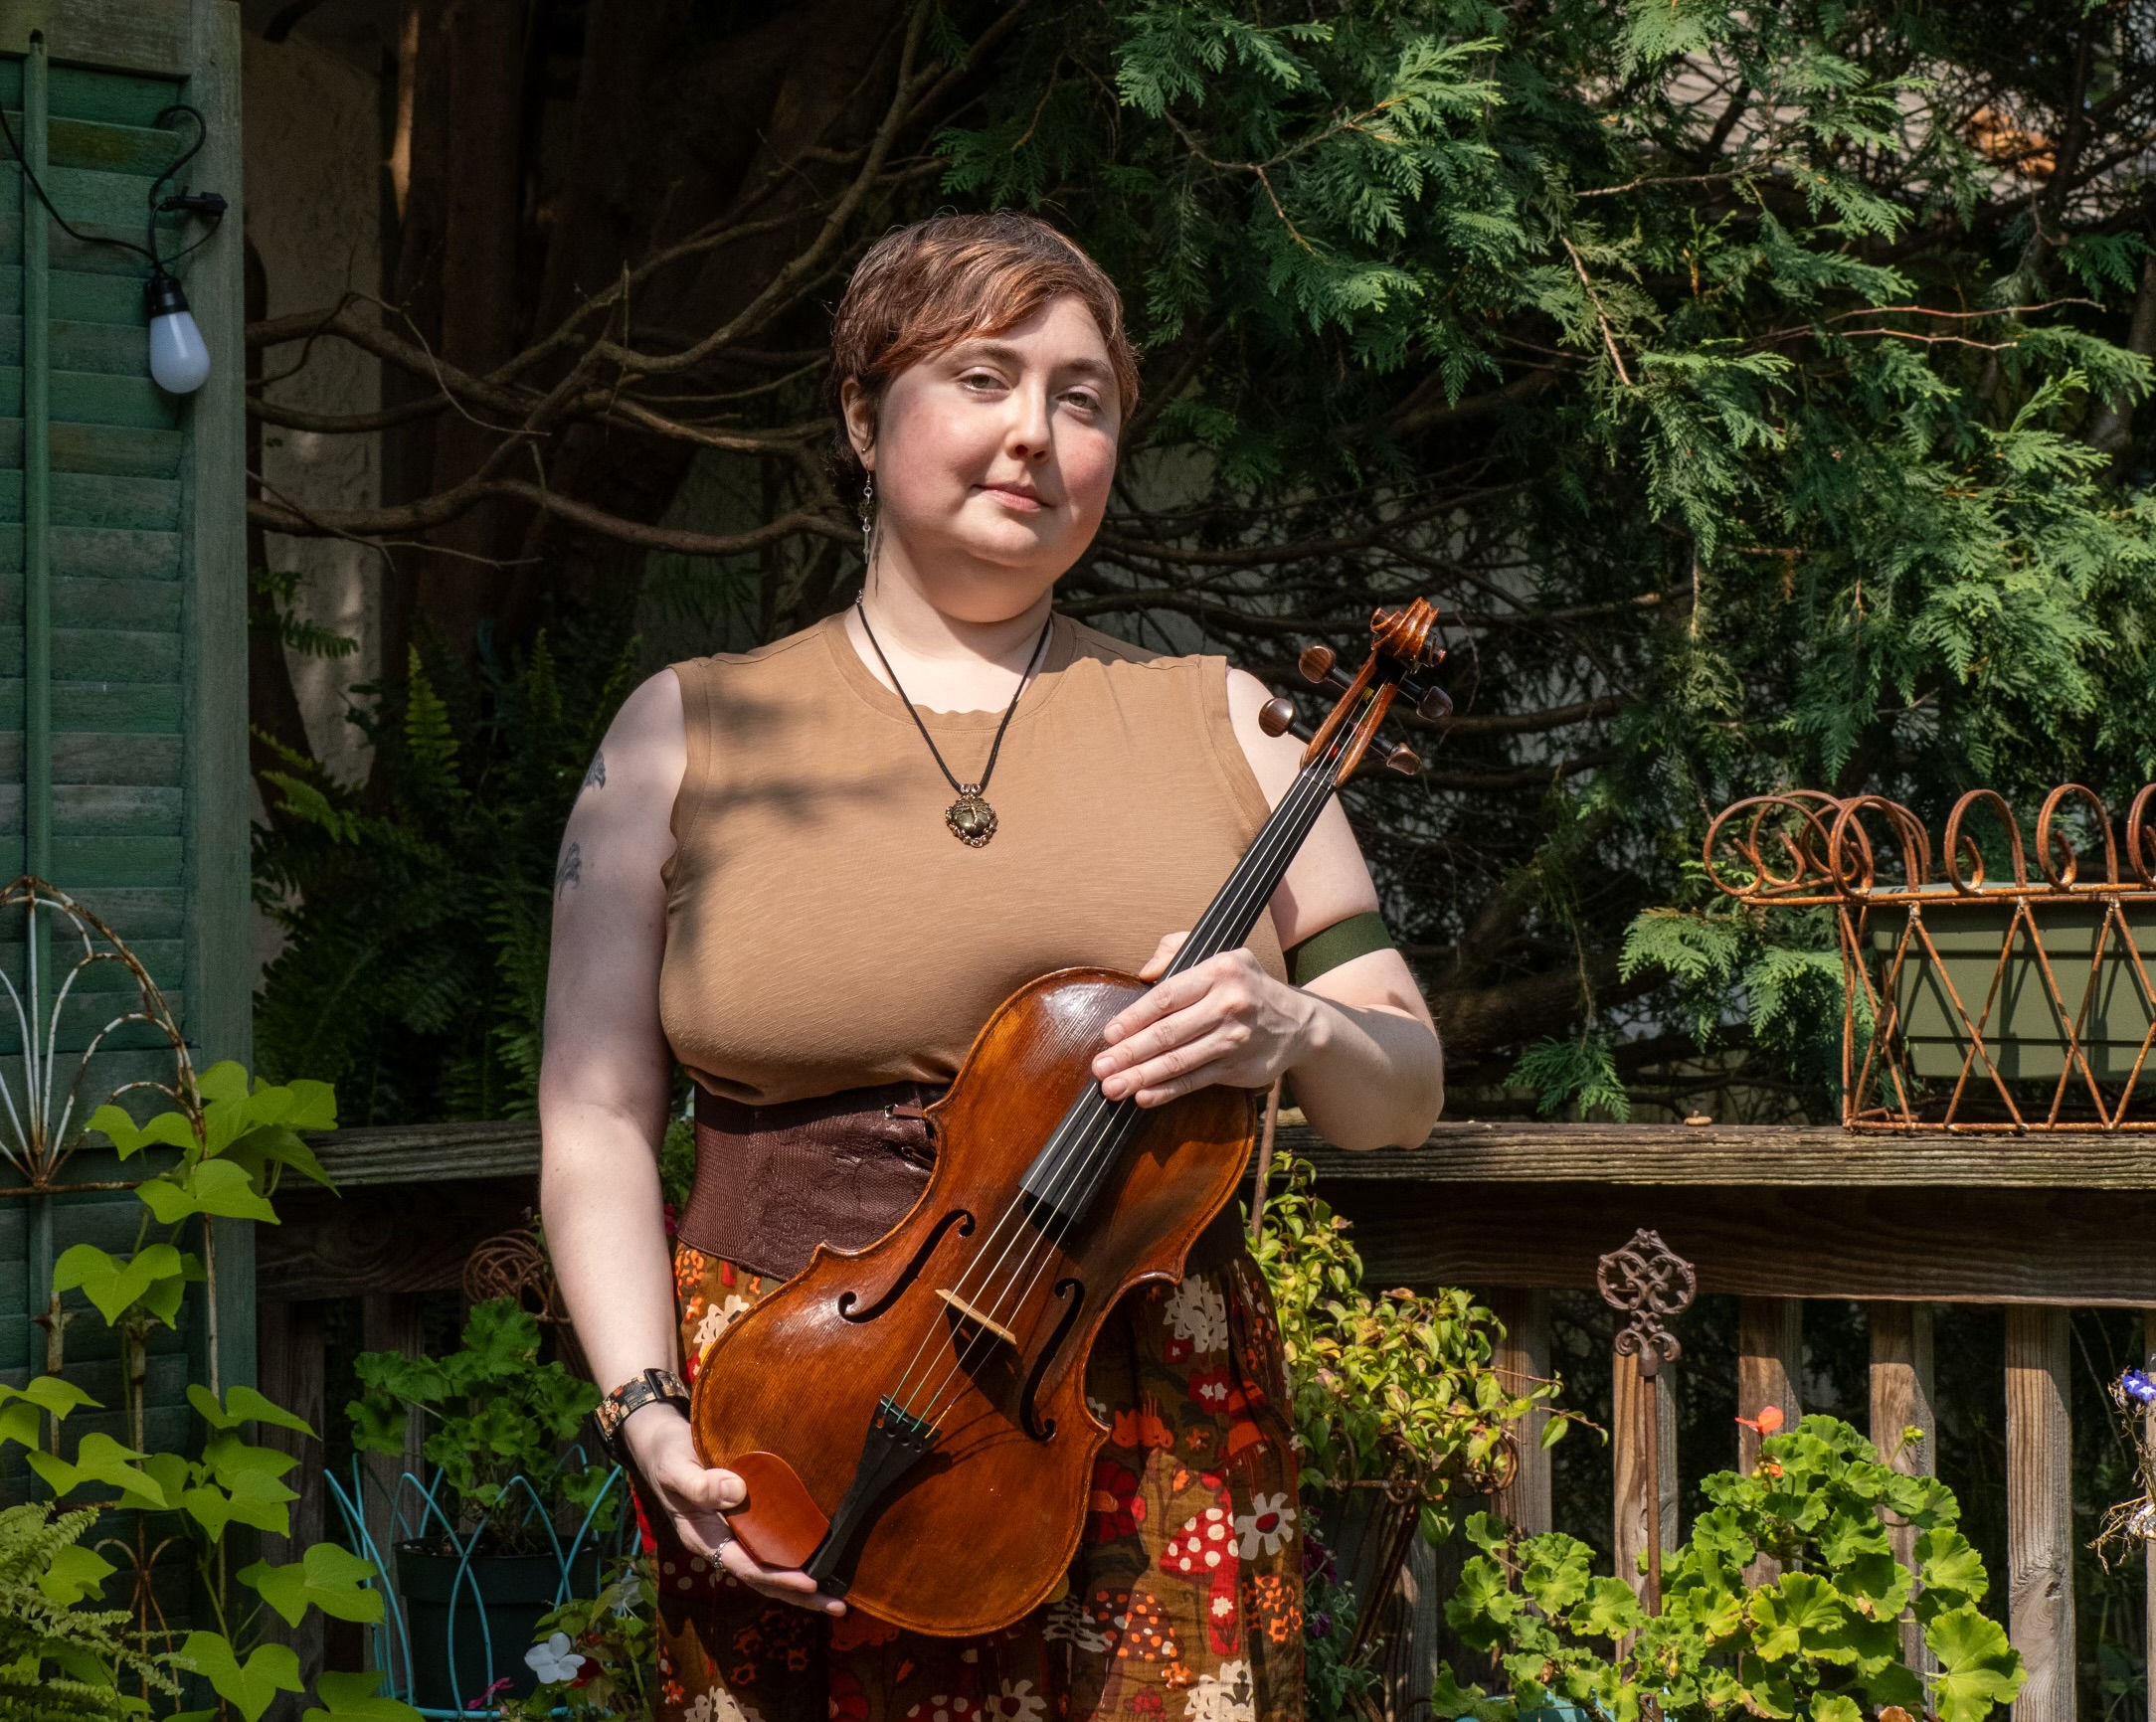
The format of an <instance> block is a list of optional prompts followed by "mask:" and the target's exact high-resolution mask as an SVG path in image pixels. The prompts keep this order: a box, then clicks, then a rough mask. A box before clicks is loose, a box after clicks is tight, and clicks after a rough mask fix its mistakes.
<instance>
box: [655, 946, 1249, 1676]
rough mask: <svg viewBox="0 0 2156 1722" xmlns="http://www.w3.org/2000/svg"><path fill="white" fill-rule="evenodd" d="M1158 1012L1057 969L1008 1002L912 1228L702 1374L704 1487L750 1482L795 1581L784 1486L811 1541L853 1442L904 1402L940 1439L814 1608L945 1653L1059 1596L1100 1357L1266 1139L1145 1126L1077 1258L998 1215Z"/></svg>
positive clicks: (1236, 1112)
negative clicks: (920, 1638)
mask: <svg viewBox="0 0 2156 1722" xmlns="http://www.w3.org/2000/svg"><path fill="white" fill-rule="evenodd" d="M1147 990H1148V983H1146V982H1144V981H1141V980H1139V979H1137V978H1135V977H1134V976H1131V975H1127V974H1118V973H1115V972H1113V971H1111V970H1108V969H1099V968H1070V969H1063V970H1059V971H1058V972H1056V973H1053V974H1049V975H1045V976H1043V977H1042V978H1040V979H1038V980H1035V981H1033V982H1031V983H1029V984H1028V985H1026V986H1024V987H1021V988H1020V989H1019V990H1018V991H1017V992H1015V993H1013V994H1012V995H1011V996H1010V997H1009V998H1008V999H1006V1000H1004V1002H1003V1003H1002V1004H1001V1005H1000V1006H998V1007H997V1009H996V1011H995V1014H994V1015H993V1016H991V1017H990V1018H989V1019H988V1024H987V1025H986V1026H985V1027H984V1028H983V1029H982V1030H981V1033H980V1034H979V1035H978V1036H977V1037H976V1039H975V1041H974V1044H973V1048H972V1050H971V1051H970V1052H969V1053H968V1054H967V1057H966V1061H965V1063H964V1065H963V1066H962V1067H961V1069H960V1071H959V1074H958V1077H957V1079H956V1081H954V1082H953V1084H952V1086H951V1088H950V1091H949V1092H948V1093H947V1094H945V1095H944V1097H943V1098H942V1099H941V1100H939V1101H938V1102H936V1104H935V1105H934V1106H932V1107H931V1108H930V1109H929V1114H928V1116H929V1119H930V1121H931V1126H932V1128H933V1129H934V1132H935V1139H936V1143H937V1154H936V1164H935V1169H934V1171H933V1173H932V1174H931V1176H930V1180H929V1184H928V1187H927V1189H926V1190H924V1191H923V1192H922V1195H921V1198H920V1200H919V1201H918V1202H917V1203H916V1204H915V1205H914V1207H913V1209H912V1210H911V1212H909V1213H908V1214H907V1216H906V1218H905V1219H904V1220H902V1221H901V1222H900V1223H899V1224H898V1225H897V1226H896V1227H895V1228H894V1229H893V1230H892V1231H891V1232H889V1233H888V1234H886V1235H885V1236H884V1237H883V1238H881V1239H879V1240H878V1241H877V1242H875V1243H873V1244H871V1245H868V1246H867V1247H866V1248H865V1249H861V1250H856V1251H851V1252H848V1251H839V1250H833V1249H831V1248H830V1247H829V1246H827V1245H825V1246H820V1247H819V1248H818V1249H817V1250H816V1251H815V1253H814V1255H813V1257H812V1258H811V1259H810V1261H809V1264H808V1267H807V1268H806V1269H804V1270H803V1271H802V1272H801V1273H800V1274H799V1275H797V1276H796V1277H795V1278H794V1279H792V1280H790V1281H788V1282H787V1283H786V1284H785V1285H784V1286H782V1287H781V1288H779V1290H777V1291H776V1292H772V1293H771V1294H770V1295H769V1296H767V1297H765V1298H764V1299H763V1301H761V1302H760V1303H758V1304H757V1305H756V1306H755V1307H754V1308H752V1309H750V1310H748V1311H746V1312H745V1313H743V1314H742V1315H741V1316H740V1317H739V1318H737V1319H736V1320H735V1321H734V1322H733V1323H732V1325H731V1326H729V1327H728V1328H727V1329H726V1330H725V1332H724V1333H723V1334H722V1335H721V1336H720V1338H719V1339H718V1341H717V1343H716V1344H715V1345H714V1346H713V1348H712V1350H711V1352H710V1353H709V1355H708V1356H706V1357H705V1359H704V1360H703V1363H702V1365H701V1366H700V1368H699V1370H698V1372H697V1375H696V1382H695V1389H694V1394H693V1405H692V1408H691V1417H692V1421H693V1423H694V1425H695V1431H696V1442H697V1447H698V1451H699V1452H700V1454H701V1455H702V1456H703V1459H704V1462H705V1463H706V1464H714V1465H721V1466H728V1465H730V1464H732V1463H733V1462H735V1461H737V1460H742V1461H743V1463H742V1465H741V1468H742V1470H743V1473H744V1475H745V1477H746V1479H747V1480H748V1483H749V1491H750V1498H749V1501H748V1503H747V1509H746V1510H745V1511H744V1512H743V1513H740V1514H737V1515H735V1527H736V1531H737V1534H739V1535H740V1536H741V1537H742V1540H743V1542H744V1544H745V1546H747V1547H748V1548H749V1549H750V1551H751V1552H752V1553H758V1554H760V1556H761V1557H762V1558H765V1559H767V1560H768V1559H772V1558H773V1557H774V1555H778V1554H782V1553H783V1554H785V1555H786V1557H787V1560H788V1564H792V1563H793V1562H794V1561H798V1560H801V1559H803V1558H804V1555H803V1551H804V1550H807V1549H812V1548H813V1547H814V1546H815V1542H816V1540H817V1539H820V1538H821V1537H822V1535H823V1532H824V1529H825V1526H823V1525H816V1526H815V1527H814V1529H813V1531H812V1532H811V1533H809V1534H808V1536H807V1537H806V1539H798V1546H794V1547H791V1548H789V1546H788V1544H787V1541H786V1537H785V1535H784V1534H783V1532H782V1531H781V1530H780V1529H779V1527H777V1526H775V1525H774V1523H773V1522H772V1520H773V1517H774V1516H775V1515H783V1514H784V1513H785V1512H786V1511H787V1509H788V1505H789V1502H788V1501H787V1500H786V1499H785V1498H784V1497H786V1496H788V1495H789V1494H790V1492H791V1490H792V1488H793V1479H798V1482H799V1484H800V1486H801V1488H802V1489H804V1490H806V1494H807V1497H808V1500H810V1501H812V1502H813V1509H812V1510H811V1509H809V1508H808V1507H807V1506H806V1505H803V1506H802V1507H801V1511H802V1513H803V1514H804V1515H806V1516H807V1517H808V1518H809V1519H810V1520H811V1522H812V1521H813V1520H814V1519H815V1517H816V1516H817V1515H820V1516H821V1518H822V1519H824V1520H826V1521H828V1520H831V1519H834V1518H835V1519H839V1520H841V1521H842V1522H848V1521H852V1520H853V1519H854V1515H852V1514H850V1513H847V1512H842V1510H841V1503H842V1502H843V1501H844V1500H845V1498H846V1497H847V1494H848V1491H849V1488H851V1487H852V1486H853V1485H854V1483H855V1479H856V1476H857V1474H858V1473H859V1472H860V1471H861V1470H863V1469H864V1468H865V1465H864V1435H865V1434H866V1432H867V1431H868V1430H869V1429H870V1426H871V1425H872V1424H873V1423H874V1422H875V1421H876V1419H877V1417H878V1409H879V1405H882V1404H885V1396H886V1395H889V1394H891V1393H892V1392H893V1390H894V1384H896V1383H898V1382H900V1381H905V1382H907V1385H908V1391H909V1394H910V1403H912V1404H913V1405H915V1406H917V1407H918V1408H919V1409H920V1410H921V1411H922V1412H924V1413H925V1414H928V1415H929V1416H930V1417H931V1420H932V1421H933V1423H934V1425H935V1429H936V1435H935V1439H934V1441H933V1443H932V1444H930V1445H928V1446H926V1448H925V1451H923V1452H921V1454H920V1456H919V1457H918V1458H914V1459H911V1460H910V1461H908V1462H907V1463H905V1464H904V1465H903V1466H902V1468H901V1469H900V1470H898V1471H896V1472H894V1473H892V1479H891V1480H890V1481H889V1482H888V1484H887V1486H884V1487H883V1488H881V1490H880V1491H879V1492H877V1493H876V1495H875V1498H874V1500H873V1504H872V1506H871V1507H870V1508H869V1509H867V1510H866V1511H865V1512H864V1513H862V1514H861V1515H859V1517H858V1520H857V1528H855V1529H854V1531H853V1533H852V1535H851V1538H850V1541H851V1548H850V1550H849V1553H848V1557H847V1561H846V1570H845V1571H844V1572H843V1574H842V1576H840V1577H839V1578H838V1579H837V1581H836V1582H831V1581H829V1580H826V1581H825V1583H824V1588H825V1589H826V1590H827V1591H831V1592H833V1593H834V1594H843V1595H844V1596H845V1597H846V1599H847V1601H848V1603H849V1604H852V1605H857V1606H858V1607H860V1608H861V1609H863V1610H865V1611H866V1612H867V1613H869V1614H871V1615H874V1616H875V1617H876V1618H877V1619H879V1620H883V1621H888V1622H890V1623H892V1624H893V1625H896V1626H899V1627H904V1628H907V1629H909V1630H911V1631H914V1632H919V1633H929V1634H936V1635H941V1636H972V1635H975V1634H980V1633H987V1632H991V1631H993V1630H995V1629H997V1628H999V1627H1004V1626H1007V1625H1009V1624H1010V1623H1011V1622H1013V1621H1015V1620H1017V1619H1018V1618H1019V1617H1021V1616H1023V1615H1024V1614H1026V1613H1027V1612H1028V1611H1029V1610H1031V1609H1034V1608H1036V1607H1038V1606H1039V1605H1040V1604H1041V1603H1043V1602H1045V1601H1046V1600H1047V1599H1048V1598H1049V1596H1051V1595H1052V1594H1053V1592H1054V1591H1055V1588H1056V1586H1057V1584H1058V1583H1059V1582H1060V1581H1061V1579H1062V1577H1063V1575H1064V1572H1065V1570H1066V1569H1067V1568H1068V1567H1069V1565H1070V1562H1071V1559H1072V1556H1073V1555H1074V1554H1075V1553H1076V1551H1077V1547H1078V1539H1079V1535H1080V1532H1081V1531H1082V1530H1083V1528H1084V1523H1085V1515H1086V1511H1087V1506H1088V1501H1089V1491H1090V1488H1091V1484H1092V1477H1093V1464H1094V1458H1095V1456H1096V1455H1097V1454H1098V1452H1099V1451H1100V1447H1101V1444H1102V1443H1103V1442H1104V1441H1105V1440H1106V1439H1107V1436H1108V1430H1107V1428H1106V1426H1104V1425H1103V1424H1101V1423H1100V1422H1098V1421H1097V1420H1096V1419H1095V1418H1094V1416H1093V1414H1092V1413H1091V1412H1090V1411H1089V1410H1088V1409H1087V1407H1086V1400H1085V1377H1086V1368H1085V1365H1086V1359H1087V1357H1088V1355H1089V1354H1090V1352H1091V1350H1092V1346H1093V1341H1094V1338H1095V1336H1096V1335H1097V1334H1098V1333H1099V1331H1100V1327H1101V1323H1102V1322H1103V1321H1104V1320H1105V1319H1106V1318H1107V1316H1108V1313H1109V1311H1110V1310H1111V1309H1112V1308H1113V1307H1114V1306H1115V1304H1116V1302H1117V1300H1118V1299H1119V1298H1121V1297H1122V1296H1123V1295H1124V1294H1125V1293H1126V1292H1130V1291H1131V1290H1133V1289H1134V1288H1136V1287H1139V1286H1143V1285H1146V1284H1147V1283H1149V1282H1154V1283H1163V1284H1172V1283H1174V1282H1176V1281H1178V1280H1179V1279H1180V1278H1181V1277H1182V1272H1183V1259H1184V1257H1185V1255H1186V1254H1187V1252H1188V1251H1189V1248H1190V1246H1191V1244H1192V1243H1194V1242H1195V1241H1196V1239H1197V1237H1198V1235H1199V1233H1200V1232H1202V1231H1203V1230H1204V1228H1205V1226H1206V1223H1207V1222H1208V1221H1209V1220H1210V1219H1211V1218H1212V1216H1213V1215H1214V1214H1215V1213H1216V1212H1218V1210H1219V1209H1220V1208H1221V1207H1222V1206H1224V1205H1225V1204H1226V1203H1227V1202H1228V1200H1229V1199H1230V1198H1231V1197H1232V1196H1233V1194H1234V1192H1235V1187H1236V1183H1237V1180H1238V1178H1239V1177H1240V1175H1241V1172H1242V1169H1243V1166H1244V1163H1245V1161H1246V1160H1247V1158H1248V1155H1249V1151H1250V1147H1251V1142H1252V1137H1253V1134H1254V1128H1253V1126H1254V1119H1255V1106H1256V1097H1255V1096H1254V1095H1252V1094H1251V1093H1250V1092H1248V1091H1246V1090H1240V1089H1224V1088H1208V1089H1204V1090H1200V1091H1199V1092H1198V1093H1196V1094H1192V1095H1187V1096H1184V1097H1182V1098H1181V1099H1178V1100H1175V1101H1171V1102H1169V1103H1168V1105H1166V1106H1164V1107H1160V1108H1156V1109H1154V1110H1152V1111H1150V1112H1148V1113H1145V1114H1143V1115H1141V1118H1140V1119H1139V1121H1138V1122H1137V1125H1136V1128H1135V1134H1133V1135H1132V1136H1131V1138H1130V1139H1129V1141H1128V1142H1127V1144H1126V1145H1125V1146H1124V1148H1123V1149H1122V1151H1121V1152H1120V1154H1119V1155H1118V1156H1117V1159H1116V1161H1115V1163H1114V1166H1113V1168H1112V1170H1110V1171H1109V1173H1108V1174H1107V1177H1106V1181H1105V1182H1104V1183H1103V1184H1102V1186H1101V1188H1100V1192H1099V1194H1098V1196H1097V1197H1096V1198H1095V1199H1094V1200H1093V1201H1092V1203H1091V1205H1090V1206H1089V1208H1088V1209H1087V1211H1086V1212H1085V1214H1084V1215H1083V1217H1082V1218H1080V1219H1079V1220H1077V1221H1076V1223H1075V1224H1074V1225H1072V1226H1071V1227H1070V1228H1069V1230H1068V1234H1067V1235H1061V1228H1059V1227H1057V1226H1054V1225H1047V1226H1039V1225H1034V1224H1030V1223H1026V1222H1022V1221H1020V1220H1018V1219H1016V1218H1014V1217H1012V1215H1011V1210H1012V1208H1013V1204H1014V1203H1015V1202H1016V1201H1017V1200H1018V1192H1019V1188H1020V1183H1021V1180H1022V1178H1023V1177H1024V1175H1025V1172H1026V1169H1027V1166H1028V1164H1029V1163H1030V1162H1031V1161H1032V1159H1033V1157H1034V1156H1035V1154H1036V1153H1037V1152H1038V1151H1039V1150H1040V1148H1041V1145H1042V1143H1043V1142H1044V1141H1046V1140H1048V1139H1049V1137H1050V1135H1051V1133H1052V1132H1053V1131H1054V1130H1055V1129H1056V1127H1057V1125H1058V1123H1059V1121H1060V1120H1062V1119H1064V1117H1065V1115H1066V1113H1067V1112H1068V1110H1069V1109H1070V1108H1071V1107H1072V1105H1073V1103H1074V1102H1076V1101H1078V1100H1079V1099H1080V1097H1082V1096H1083V1095H1084V1094H1085V1093H1086V1092H1087V1091H1088V1090H1089V1089H1090V1088H1091V1086H1092V1082H1093V1079H1092V1073H1091V1068H1090V1067H1091V1064H1092V1061H1093V1058H1094V1057H1095V1055H1096V1054H1097V1053H1098V1052H1099V1051H1100V1048H1101V1046H1102V1044H1103V1043H1102V1030H1103V1029H1104V1028H1105V1027H1106V1026H1107V1024H1108V1022H1109V1021H1110V1019H1111V1018H1113V1017H1114V1016H1115V1015H1116V1014H1117V1013H1118V1012H1119V1011H1121V1010H1123V1009H1124V1008H1125V1007H1126V1006H1128V1005H1129V1004H1131V1003H1132V1002H1133V1001H1135V1000H1136V999H1138V998H1139V997H1141V996H1142V995H1143V994H1144V993H1145V992H1146V991H1147ZM969 1269H971V1277H969ZM1020 1269H1022V1270H1023V1272H1020V1271H1019V1270H1020ZM984 1288H987V1289H988V1292H987V1294H984V1291H983V1290H982V1289H984ZM954 1298H956V1301H954ZM743 1456H755V1459H754V1462H753V1463H751V1462H749V1461H747V1460H744V1458H743ZM766 1456H777V1459H778V1460H780V1461H783V1462H784V1464H783V1465H775V1464H772V1463H771V1462H770V1461H769V1460H768V1459H767V1458H766ZM789 1470H790V1471H791V1473H792V1479H789V1478H788V1477H787V1476H786V1474H785V1473H786V1472H787V1471H789ZM767 1497H768V1498H767ZM760 1515H761V1522H759V1521H760ZM811 1570H813V1569H811Z"/></svg>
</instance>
